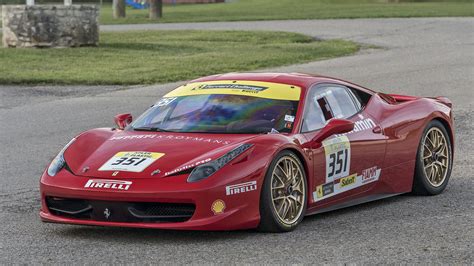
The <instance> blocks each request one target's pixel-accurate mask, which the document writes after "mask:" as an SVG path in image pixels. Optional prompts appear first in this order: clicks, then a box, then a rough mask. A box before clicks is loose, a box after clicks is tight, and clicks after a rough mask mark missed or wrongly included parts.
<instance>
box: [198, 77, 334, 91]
mask: <svg viewBox="0 0 474 266" xmlns="http://www.w3.org/2000/svg"><path fill="white" fill-rule="evenodd" d="M216 80H251V81H263V82H273V83H282V84H289V85H295V86H298V87H301V88H302V89H306V88H307V87H309V86H310V85H312V84H314V83H317V82H328V81H336V79H333V78H329V77H324V76H313V75H309V74H303V73H227V74H218V75H212V76H207V77H202V78H198V79H195V80H193V81H191V82H205V81H216Z"/></svg>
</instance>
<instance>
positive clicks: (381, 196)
mask: <svg viewBox="0 0 474 266" xmlns="http://www.w3.org/2000/svg"><path fill="white" fill-rule="evenodd" d="M400 194H404V193H394V194H376V195H370V196H366V197H362V198H357V199H354V200H350V201H346V202H342V203H339V204H336V205H333V206H330V207H327V208H323V209H317V210H315V211H311V212H308V213H306V215H305V216H308V215H313V214H318V213H324V212H330V211H334V210H339V209H344V208H347V207H351V206H354V205H359V204H362V203H367V202H371V201H375V200H379V199H384V198H389V197H393V196H397V195H400Z"/></svg>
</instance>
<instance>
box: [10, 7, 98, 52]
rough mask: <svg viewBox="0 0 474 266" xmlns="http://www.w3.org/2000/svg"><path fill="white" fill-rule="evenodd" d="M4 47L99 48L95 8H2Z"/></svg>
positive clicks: (96, 10) (96, 8)
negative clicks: (91, 46) (97, 46)
mask: <svg viewBox="0 0 474 266" xmlns="http://www.w3.org/2000/svg"><path fill="white" fill-rule="evenodd" d="M2 19H3V38H2V42H3V46H4V47H77V46H90V45H93V46H96V45H98V44H99V7H98V6H96V5H70V6H64V5H34V6H26V5H5V6H3V8H2Z"/></svg>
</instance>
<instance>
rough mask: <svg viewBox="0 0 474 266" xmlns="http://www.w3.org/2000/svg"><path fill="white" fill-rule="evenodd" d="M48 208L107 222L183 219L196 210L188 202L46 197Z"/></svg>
mask: <svg viewBox="0 0 474 266" xmlns="http://www.w3.org/2000/svg"><path fill="white" fill-rule="evenodd" d="M46 205H47V207H48V209H49V211H50V212H51V213H52V214H54V215H57V216H62V217H67V218H74V219H81V220H93V221H110V222H132V223H133V222H145V223H160V222H185V221H187V220H189V219H190V218H191V217H192V216H193V214H194V211H195V209H196V206H195V205H194V204H190V203H158V202H120V201H101V200H84V199H68V198H59V197H46Z"/></svg>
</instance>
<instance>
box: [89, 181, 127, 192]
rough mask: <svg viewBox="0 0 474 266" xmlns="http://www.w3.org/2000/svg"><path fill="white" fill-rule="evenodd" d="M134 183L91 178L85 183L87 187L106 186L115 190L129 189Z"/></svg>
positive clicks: (105, 187)
mask: <svg viewBox="0 0 474 266" xmlns="http://www.w3.org/2000/svg"><path fill="white" fill-rule="evenodd" d="M131 185H132V181H124V180H106V179H89V180H88V181H87V183H86V184H85V185H84V187H85V188H104V189H113V190H128V189H129V188H130V186H131Z"/></svg>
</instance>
